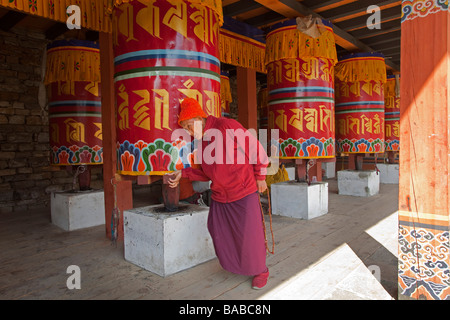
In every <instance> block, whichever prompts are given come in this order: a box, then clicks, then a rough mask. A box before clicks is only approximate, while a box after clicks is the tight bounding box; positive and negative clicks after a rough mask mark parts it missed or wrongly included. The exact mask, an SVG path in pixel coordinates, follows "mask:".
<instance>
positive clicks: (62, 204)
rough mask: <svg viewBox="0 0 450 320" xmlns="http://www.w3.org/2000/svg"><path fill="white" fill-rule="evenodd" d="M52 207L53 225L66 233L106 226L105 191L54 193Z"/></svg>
mask: <svg viewBox="0 0 450 320" xmlns="http://www.w3.org/2000/svg"><path fill="white" fill-rule="evenodd" d="M50 207H51V220H52V223H53V224H54V225H56V226H58V227H60V228H61V229H64V230H66V231H72V230H77V229H84V228H89V227H94V226H99V225H102V224H105V200H104V193H103V190H91V191H87V192H54V193H52V195H51V205H50Z"/></svg>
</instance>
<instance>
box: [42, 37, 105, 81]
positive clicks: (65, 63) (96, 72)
mask: <svg viewBox="0 0 450 320" xmlns="http://www.w3.org/2000/svg"><path fill="white" fill-rule="evenodd" d="M85 44H86V45H85ZM92 44H93V45H91V43H88V42H87V41H81V40H60V41H55V42H54V45H53V46H51V47H50V48H49V49H48V50H47V67H46V70H45V80H44V83H45V84H46V85H47V84H49V83H52V82H56V81H91V82H100V49H99V48H98V47H96V46H95V44H94V43H92Z"/></svg>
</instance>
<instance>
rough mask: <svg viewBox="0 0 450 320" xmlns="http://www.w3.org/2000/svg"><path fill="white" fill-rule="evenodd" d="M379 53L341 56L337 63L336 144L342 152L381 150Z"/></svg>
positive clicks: (381, 66) (381, 63)
mask: <svg viewBox="0 0 450 320" xmlns="http://www.w3.org/2000/svg"><path fill="white" fill-rule="evenodd" d="M385 82H386V65H385V62H384V56H383V55H382V54H380V53H356V54H351V55H348V56H344V57H343V58H342V59H340V60H339V62H338V63H337V64H336V83H335V85H336V127H337V130H336V146H337V151H338V152H342V153H383V152H384V83H385Z"/></svg>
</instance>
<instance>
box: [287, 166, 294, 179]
mask: <svg viewBox="0 0 450 320" xmlns="http://www.w3.org/2000/svg"><path fill="white" fill-rule="evenodd" d="M285 169H286V171H287V173H288V177H289V180H295V167H289V168H286V167H285Z"/></svg>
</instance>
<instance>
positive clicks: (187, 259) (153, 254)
mask: <svg viewBox="0 0 450 320" xmlns="http://www.w3.org/2000/svg"><path fill="white" fill-rule="evenodd" d="M208 213H209V208H208V207H200V206H197V205H193V204H186V205H184V204H183V205H180V206H179V207H178V211H177V212H176V213H173V212H172V213H169V212H166V210H165V208H164V205H153V206H147V207H142V208H134V209H131V210H127V211H125V212H124V215H123V216H124V251H125V260H127V261H129V262H131V263H133V264H135V265H137V266H139V267H141V268H144V269H145V270H148V271H151V272H153V273H156V274H158V275H160V276H162V277H166V276H169V275H171V274H174V273H176V272H179V271H181V270H185V269H188V268H191V267H193V266H196V265H198V264H200V263H203V262H205V261H208V260H210V259H213V258H215V256H216V255H215V251H214V246H213V243H212V240H211V236H210V235H209V232H208V230H207V228H206V225H207V219H208Z"/></svg>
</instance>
